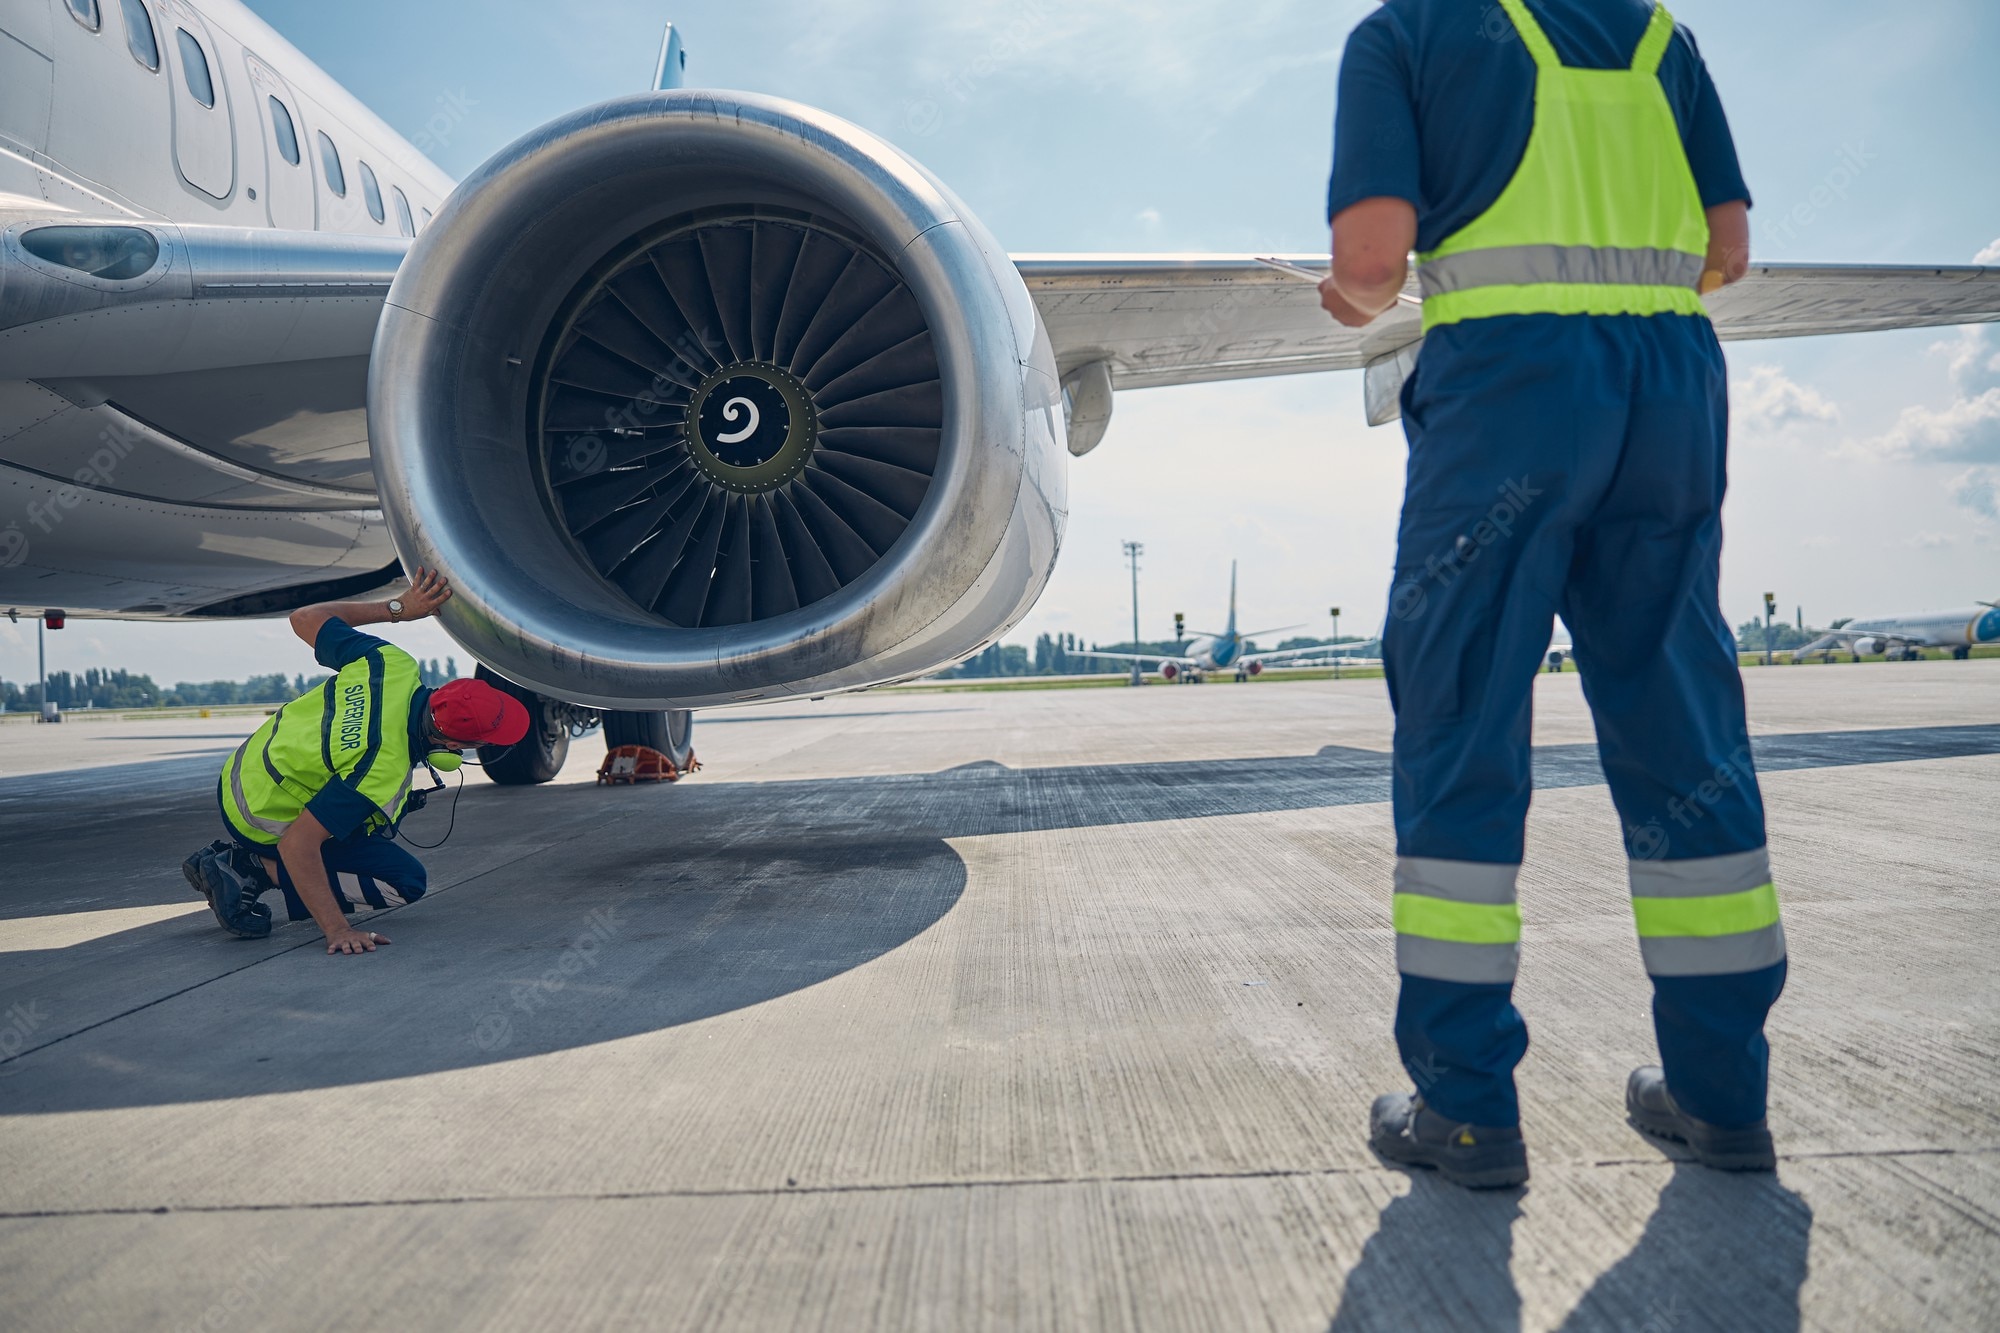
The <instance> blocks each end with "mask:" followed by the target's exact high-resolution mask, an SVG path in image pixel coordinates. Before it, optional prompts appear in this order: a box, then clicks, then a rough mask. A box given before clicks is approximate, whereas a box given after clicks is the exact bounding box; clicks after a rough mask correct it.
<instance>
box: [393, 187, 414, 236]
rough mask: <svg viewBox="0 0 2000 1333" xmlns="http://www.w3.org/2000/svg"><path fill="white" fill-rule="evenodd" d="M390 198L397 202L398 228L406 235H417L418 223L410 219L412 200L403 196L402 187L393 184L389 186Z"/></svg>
mask: <svg viewBox="0 0 2000 1333" xmlns="http://www.w3.org/2000/svg"><path fill="white" fill-rule="evenodd" d="M389 198H390V199H392V200H394V201H395V204H396V230H398V231H400V232H402V233H403V235H405V236H415V235H416V234H417V224H416V223H414V222H412V221H410V201H409V200H407V199H405V198H404V197H403V191H402V188H401V187H400V186H395V185H391V186H390V187H389Z"/></svg>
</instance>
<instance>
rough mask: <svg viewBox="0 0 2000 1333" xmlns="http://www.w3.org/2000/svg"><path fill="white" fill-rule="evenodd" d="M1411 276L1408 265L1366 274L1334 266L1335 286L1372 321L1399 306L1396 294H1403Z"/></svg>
mask: <svg viewBox="0 0 2000 1333" xmlns="http://www.w3.org/2000/svg"><path fill="white" fill-rule="evenodd" d="M1408 276H1409V265H1408V264H1407V263H1403V264H1398V265H1397V266H1396V267H1395V269H1394V270H1393V271H1391V270H1386V269H1379V268H1378V269H1372V270H1369V271H1368V272H1365V273H1355V272H1351V271H1347V270H1345V269H1344V268H1343V266H1342V265H1341V264H1340V263H1339V261H1337V260H1336V261H1335V263H1334V266H1333V285H1334V286H1335V287H1337V288H1338V289H1339V290H1340V294H1341V296H1342V297H1343V298H1345V300H1346V301H1347V303H1348V304H1349V305H1351V306H1353V307H1354V308H1355V309H1356V310H1359V311H1361V312H1362V313H1364V314H1366V315H1368V316H1369V317H1370V318H1373V317H1374V316H1376V315H1379V314H1381V313H1382V312H1383V311H1384V310H1387V309H1388V308H1389V307H1390V306H1392V305H1394V304H1396V294H1397V293H1398V292H1400V291H1402V290H1403V280H1404V279H1405V278H1406V277H1408Z"/></svg>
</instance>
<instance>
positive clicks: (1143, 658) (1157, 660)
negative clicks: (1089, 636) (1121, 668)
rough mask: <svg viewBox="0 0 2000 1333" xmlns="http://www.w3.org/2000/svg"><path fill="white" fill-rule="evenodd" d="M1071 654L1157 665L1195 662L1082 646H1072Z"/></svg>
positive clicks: (1177, 664)
mask: <svg viewBox="0 0 2000 1333" xmlns="http://www.w3.org/2000/svg"><path fill="white" fill-rule="evenodd" d="M1069 655H1070V656H1071V657H1102V658H1105V659H1107V660H1109V661H1113V662H1141V663H1145V662H1151V663H1154V664H1155V665H1156V666H1164V665H1165V664H1166V663H1168V662H1172V663H1173V664H1174V665H1175V666H1179V667H1192V666H1194V664H1195V663H1194V659H1193V658H1191V657H1170V656H1166V655H1164V654H1161V653H1100V652H1085V651H1083V650H1082V649H1081V648H1072V649H1070V650H1069Z"/></svg>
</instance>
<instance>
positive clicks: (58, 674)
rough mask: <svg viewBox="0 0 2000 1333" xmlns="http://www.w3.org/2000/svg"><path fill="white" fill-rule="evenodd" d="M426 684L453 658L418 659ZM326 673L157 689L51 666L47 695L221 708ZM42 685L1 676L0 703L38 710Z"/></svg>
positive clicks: (66, 702)
mask: <svg viewBox="0 0 2000 1333" xmlns="http://www.w3.org/2000/svg"><path fill="white" fill-rule="evenodd" d="M417 669H418V672H419V673H420V674H421V675H422V677H423V682H424V684H426V685H431V686H437V685H442V684H444V683H445V682H446V681H448V680H456V679H457V678H458V659H457V658H455V657H447V658H445V659H444V661H443V662H442V663H440V662H439V661H438V660H437V659H436V658H432V659H431V660H430V661H428V662H424V661H419V662H418V663H417ZM326 679H327V678H326V675H325V673H320V674H318V675H312V676H307V675H303V674H299V675H292V676H287V675H285V674H284V673H283V672H273V673H271V674H270V675H268V676H252V677H250V678H249V679H248V680H209V681H186V680H184V681H181V682H180V683H179V684H177V685H175V686H174V687H173V688H171V689H162V688H161V687H160V686H159V685H157V684H155V683H154V681H153V678H152V677H151V676H146V675H135V674H133V673H132V672H130V671H126V670H124V669H123V668H120V669H117V670H104V669H102V668H99V667H92V668H90V669H89V670H87V671H83V672H80V673H77V672H69V671H51V672H50V673H49V698H50V700H52V701H53V702H54V703H55V704H56V705H57V706H58V707H60V708H63V709H65V710H68V709H72V708H226V707H231V706H234V705H237V704H282V703H289V702H290V701H291V700H293V699H296V698H298V697H299V696H300V695H301V694H304V693H305V692H306V691H307V690H311V689H317V688H318V687H319V686H320V685H322V684H324V683H325V682H326ZM41 706H42V692H41V687H40V686H39V685H38V684H36V683H35V682H34V681H27V682H25V683H23V682H20V681H12V680H8V681H0V707H4V708H5V710H6V711H8V712H19V711H23V710H25V711H28V712H39V711H40V710H41Z"/></svg>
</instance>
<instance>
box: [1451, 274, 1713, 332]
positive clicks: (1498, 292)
mask: <svg viewBox="0 0 2000 1333" xmlns="http://www.w3.org/2000/svg"><path fill="white" fill-rule="evenodd" d="M1502 315H1694V316H1699V317H1701V318H1707V316H1708V308H1707V307H1706V306H1704V305H1703V304H1702V303H1701V297H1700V296H1699V295H1698V294H1697V293H1696V292H1695V291H1694V289H1692V288H1690V287H1637V286H1627V285H1625V284H1622V283H1566V282H1543V283H1533V284H1530V285H1528V286H1523V287H1474V288H1471V289H1469V290H1467V291H1462V292H1446V293H1444V294H1443V295H1441V296H1433V297H1430V298H1428V299H1426V300H1425V301H1424V331H1425V332H1427V333H1428V332H1429V331H1430V330H1432V329H1434V328H1438V327H1440V326H1442V325H1445V324H1457V323H1459V322H1460V321H1462V320H1468V319H1493V318H1496V317H1498V316H1502Z"/></svg>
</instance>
